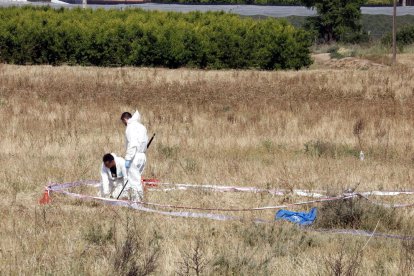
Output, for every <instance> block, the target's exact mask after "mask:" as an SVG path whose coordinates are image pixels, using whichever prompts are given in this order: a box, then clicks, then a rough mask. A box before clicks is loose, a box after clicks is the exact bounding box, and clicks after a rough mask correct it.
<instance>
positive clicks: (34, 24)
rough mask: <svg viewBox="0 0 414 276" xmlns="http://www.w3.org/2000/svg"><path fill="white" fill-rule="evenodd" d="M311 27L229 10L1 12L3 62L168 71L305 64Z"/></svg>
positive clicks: (35, 9)
mask: <svg viewBox="0 0 414 276" xmlns="http://www.w3.org/2000/svg"><path fill="white" fill-rule="evenodd" d="M311 44H312V38H311V36H310V34H309V32H306V31H304V30H301V29H296V28H294V27H293V26H291V25H290V24H288V23H287V21H285V20H276V19H266V20H254V19H251V18H241V17H240V16H237V15H231V14H226V13H223V12H208V13H200V12H192V13H173V12H158V11H144V10H140V9H126V10H114V9H110V10H103V9H98V10H92V9H78V8H77V9H63V8H61V9H53V8H49V7H23V8H18V7H10V8H2V9H0V62H5V63H13V64H52V65H60V64H68V65H94V66H158V67H168V68H178V67H184V66H185V67H194V68H211V69H222V68H238V69H239V68H258V69H265V70H275V69H300V68H302V67H306V66H309V65H310V64H311V62H312V61H311V57H310V50H309V47H310V46H311Z"/></svg>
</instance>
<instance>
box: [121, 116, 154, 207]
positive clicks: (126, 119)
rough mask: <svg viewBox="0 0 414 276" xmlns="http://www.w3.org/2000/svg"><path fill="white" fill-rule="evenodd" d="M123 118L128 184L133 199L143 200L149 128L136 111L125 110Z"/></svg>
mask: <svg viewBox="0 0 414 276" xmlns="http://www.w3.org/2000/svg"><path fill="white" fill-rule="evenodd" d="M121 120H122V122H123V123H124V124H125V126H126V130H125V138H126V153H125V167H126V169H127V173H128V184H127V185H128V186H129V187H128V186H127V187H126V188H129V189H130V192H131V197H132V200H142V199H143V198H144V191H143V189H142V183H141V174H142V171H143V170H144V168H145V163H146V161H147V158H146V156H145V152H146V150H147V143H148V135H147V129H146V128H145V126H144V125H143V124H141V115H140V114H139V112H138V111H135V113H134V115H133V116H131V113H129V112H124V113H122V115H121Z"/></svg>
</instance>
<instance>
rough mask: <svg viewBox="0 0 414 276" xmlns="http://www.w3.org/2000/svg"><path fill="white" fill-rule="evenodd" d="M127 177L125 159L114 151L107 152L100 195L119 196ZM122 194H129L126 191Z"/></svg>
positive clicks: (102, 168)
mask: <svg viewBox="0 0 414 276" xmlns="http://www.w3.org/2000/svg"><path fill="white" fill-rule="evenodd" d="M126 179H127V171H126V168H125V159H124V158H122V157H118V156H116V155H115V154H114V153H107V154H105V155H104V156H103V160H102V166H101V187H100V188H101V189H100V190H101V191H100V196H101V197H112V198H117V197H118V195H119V193H120V192H121V191H122V187H123V186H124V184H125V182H126ZM124 191H125V189H124ZM122 194H123V195H121V196H123V197H124V196H127V195H126V193H125V192H122Z"/></svg>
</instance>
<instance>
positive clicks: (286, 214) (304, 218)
mask: <svg viewBox="0 0 414 276" xmlns="http://www.w3.org/2000/svg"><path fill="white" fill-rule="evenodd" d="M275 219H276V220H278V219H283V220H287V221H290V222H293V223H296V224H300V225H309V224H312V223H313V222H314V221H315V219H316V208H312V209H311V210H310V212H309V213H304V212H293V211H289V210H279V211H278V212H277V213H276V217H275Z"/></svg>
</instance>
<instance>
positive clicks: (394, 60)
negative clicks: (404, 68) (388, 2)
mask: <svg viewBox="0 0 414 276" xmlns="http://www.w3.org/2000/svg"><path fill="white" fill-rule="evenodd" d="M396 63H397V0H394V8H393V14H392V64H393V65H395V64H396Z"/></svg>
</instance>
